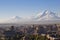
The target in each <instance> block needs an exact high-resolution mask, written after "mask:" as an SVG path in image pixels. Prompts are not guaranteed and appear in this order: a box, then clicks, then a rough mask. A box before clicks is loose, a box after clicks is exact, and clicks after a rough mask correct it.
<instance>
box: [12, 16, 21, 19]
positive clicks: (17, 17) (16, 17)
mask: <svg viewBox="0 0 60 40" xmlns="http://www.w3.org/2000/svg"><path fill="white" fill-rule="evenodd" d="M11 18H12V19H20V18H21V17H19V16H13V17H11Z"/></svg>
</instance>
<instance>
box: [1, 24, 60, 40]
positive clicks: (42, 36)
mask: <svg viewBox="0 0 60 40" xmlns="http://www.w3.org/2000/svg"><path fill="white" fill-rule="evenodd" d="M4 26H6V27H3V26H2V27H0V40H60V24H49V25H45V24H44V25H40V24H30V25H27V24H25V25H19V26H17V25H16V24H15V25H14V26H11V25H10V26H9V27H8V25H4Z"/></svg>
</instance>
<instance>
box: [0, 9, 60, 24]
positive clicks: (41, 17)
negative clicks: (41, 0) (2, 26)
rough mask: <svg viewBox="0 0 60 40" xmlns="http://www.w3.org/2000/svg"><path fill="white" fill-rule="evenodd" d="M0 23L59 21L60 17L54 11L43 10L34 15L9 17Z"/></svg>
mask: <svg viewBox="0 0 60 40" xmlns="http://www.w3.org/2000/svg"><path fill="white" fill-rule="evenodd" d="M0 23H21V24H22V23H24V24H30V23H34V24H35V23H37V24H39V23H41V24H43V23H60V17H58V16H57V15H56V13H54V12H51V11H48V10H45V11H44V12H42V13H40V14H37V15H36V16H34V17H19V16H13V17H11V18H8V19H6V20H3V21H1V22H0Z"/></svg>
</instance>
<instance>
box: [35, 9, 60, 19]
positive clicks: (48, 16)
mask: <svg viewBox="0 0 60 40" xmlns="http://www.w3.org/2000/svg"><path fill="white" fill-rule="evenodd" d="M36 19H37V20H57V19H60V17H58V16H57V15H56V13H54V12H51V11H48V10H45V11H44V12H42V14H41V15H39V16H37V17H36Z"/></svg>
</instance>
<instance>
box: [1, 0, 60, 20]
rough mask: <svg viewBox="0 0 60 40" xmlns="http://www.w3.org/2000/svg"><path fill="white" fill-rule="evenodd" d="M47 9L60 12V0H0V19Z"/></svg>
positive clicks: (27, 14)
mask: <svg viewBox="0 0 60 40" xmlns="http://www.w3.org/2000/svg"><path fill="white" fill-rule="evenodd" d="M46 9H48V10H51V11H54V12H56V13H60V12H59V11H60V0H0V19H1V18H9V17H11V16H22V17H25V16H31V15H35V14H37V13H38V12H40V11H43V10H46Z"/></svg>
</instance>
